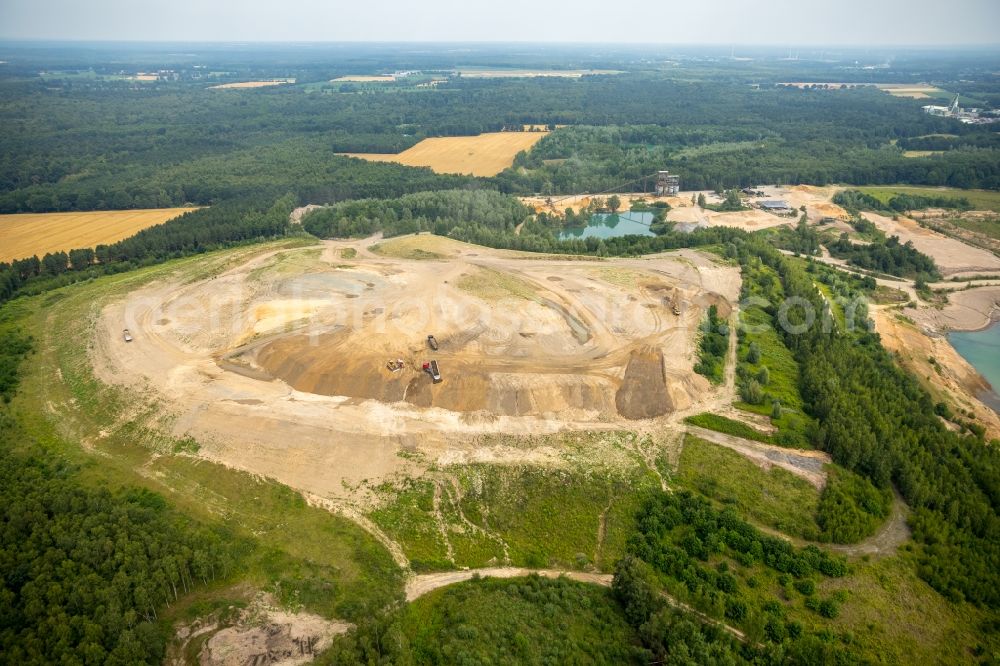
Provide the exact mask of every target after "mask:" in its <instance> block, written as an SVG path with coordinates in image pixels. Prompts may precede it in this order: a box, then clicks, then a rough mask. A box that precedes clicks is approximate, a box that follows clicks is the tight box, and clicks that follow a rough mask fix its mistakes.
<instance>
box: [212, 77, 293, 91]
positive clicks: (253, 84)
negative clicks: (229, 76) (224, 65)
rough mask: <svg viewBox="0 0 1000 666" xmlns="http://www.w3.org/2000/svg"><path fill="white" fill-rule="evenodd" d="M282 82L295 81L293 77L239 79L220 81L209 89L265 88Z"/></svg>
mask: <svg viewBox="0 0 1000 666" xmlns="http://www.w3.org/2000/svg"><path fill="white" fill-rule="evenodd" d="M284 83H295V79H272V80H271V81H239V82H238V83H222V84H220V85H217V86H211V87H210V88H209V90H232V89H234V88H265V87H267V86H280V85H282V84H284Z"/></svg>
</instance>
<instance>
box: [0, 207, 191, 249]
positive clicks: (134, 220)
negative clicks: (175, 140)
mask: <svg viewBox="0 0 1000 666" xmlns="http://www.w3.org/2000/svg"><path fill="white" fill-rule="evenodd" d="M192 210H197V209H196V208H149V209H136V210H102V211H91V212H85V213H17V214H14V215H0V238H2V239H3V243H2V246H0V261H10V260H12V259H23V258H26V257H30V256H32V255H35V254H37V255H38V256H39V257H41V256H42V255H44V254H45V253H47V252H59V251H69V250H74V249H80V248H87V247H91V248H92V247H95V246H97V245H103V244H109V243H114V242H116V241H120V240H122V239H123V238H128V237H129V236H132V235H133V234H135V233H136V232H138V231H141V230H143V229H146V228H147V227H153V226H156V225H157V224H162V223H163V222H166V221H167V220H171V219H173V218H175V217H178V216H180V215H183V214H184V213H187V212H190V211H192Z"/></svg>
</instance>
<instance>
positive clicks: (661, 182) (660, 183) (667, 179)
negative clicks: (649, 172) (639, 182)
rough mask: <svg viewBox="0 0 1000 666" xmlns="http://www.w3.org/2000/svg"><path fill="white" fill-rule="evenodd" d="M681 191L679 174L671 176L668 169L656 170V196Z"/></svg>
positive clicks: (672, 194) (669, 194)
mask: <svg viewBox="0 0 1000 666" xmlns="http://www.w3.org/2000/svg"><path fill="white" fill-rule="evenodd" d="M680 191H681V179H680V176H671V175H670V172H669V171H658V172H657V174H656V196H658V197H664V196H674V195H676V194H678V193H679V192H680Z"/></svg>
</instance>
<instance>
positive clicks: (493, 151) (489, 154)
mask: <svg viewBox="0 0 1000 666" xmlns="http://www.w3.org/2000/svg"><path fill="white" fill-rule="evenodd" d="M546 134H547V132H491V133H487V134H480V135H478V136H442V137H433V138H430V139H424V140H423V141H421V142H420V143H418V144H417V145H415V146H413V147H412V148H408V149H407V150H404V151H403V152H401V153H341V154H342V155H346V156H347V157H358V158H360V159H364V160H370V161H373V162H398V163H399V164H404V165H406V166H413V167H430V168H431V169H432V170H434V171H435V172H436V173H457V174H469V175H473V176H495V175H497V174H498V173H500V172H501V171H503V170H504V169H506V168H507V167H509V166H510V165H512V164H513V163H514V157H515V156H516V155H517V154H518V153H519V152H521V151H522V150H530V149H531V147H532V146H534V145H535V144H536V143H538V141H540V140H541V139H542V137H544V136H545V135H546Z"/></svg>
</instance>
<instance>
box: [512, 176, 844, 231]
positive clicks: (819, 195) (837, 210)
mask: <svg viewBox="0 0 1000 666" xmlns="http://www.w3.org/2000/svg"><path fill="white" fill-rule="evenodd" d="M757 189H759V190H761V191H763V192H764V193H765V196H763V197H744V198H743V199H744V202H745V203H746V204H749V205H751V206H752V205H753V204H756V203H759V202H760V201H765V200H770V199H780V200H782V201H785V202H786V203H787V204H788V205H789V206H791V207H792V208H793V209H795V215H794V216H791V215H775V214H774V213H769V212H767V211H764V210H761V209H759V208H750V209H749V210H741V211H733V212H726V213H720V212H716V211H713V210H709V209H707V208H706V209H702V208H700V207H698V206H697V205H696V204H694V203H692V201H691V199H692V198H694V199H695V200H697V198H698V195H704V196H705V198H706V200H707V202H708V203H709V204H715V203H719V202H720V201H721V198H720V197H718V195H716V194H715V193H714V192H710V191H707V190H703V191H687V192H681V193H679V194H678V195H676V196H654V195H652V194H641V193H626V194H618V195H617V196H618V198H619V199H620V200H621V202H622V205H621V208H620V210H621V211H623V212H624V211H627V210H628V209H629V207H630V206H631V205H632V203H633V202H635V201H645V202H647V203H653V202H656V201H662V202H665V203H667V204H669V205H670V212H669V213H668V214H667V221H668V222H674V223H676V224H678V225H683V227H684V228H686V229H693V228H699V227H723V226H724V227H736V228H738V229H743V230H745V231H759V230H760V229H767V228H770V227H778V226H781V225H788V224H795V223H796V222H798V219H799V217H800V216H801V214H802V213H801V211H799V207H800V206H805V207H806V213H807V214H808V215H809V219H810V220H812V221H813V222H817V221H819V220H821V219H823V218H835V219H837V220H846V219H848V217H849V216H848V214H847V211H845V210H844V209H843V208H841V207H840V206H838V205H836V204H834V203H832V202H831V199H832V198H833V195H834V194H836V193H837V191H838V189H839V188H837V187H833V186H830V187H814V186H811V185H795V186H789V187H784V186H770V187H759V188H757ZM595 196H597V195H590V194H580V195H574V196H553V197H542V196H531V197H521V201H522V202H523V203H524V204H525V205H527V206H529V207H531V208H534V209H535V211H536V212H539V213H541V212H546V213H553V212H555V213H557V214H559V215H562V214H563V212H564V211H565V210H566V209H567V208H572V209H573V210H574V211H575V212H579V211H580V210H582V209H585V208H587V207H588V206H589V205H590V204H591V202H592V200H593V199H594V198H595ZM610 196H611V195H610V194H605V195H600V198H601V199H603V200H605V201H606V200H607V198H608V197H610ZM550 199H551V201H552V204H551V205H550V204H549V200H550Z"/></svg>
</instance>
